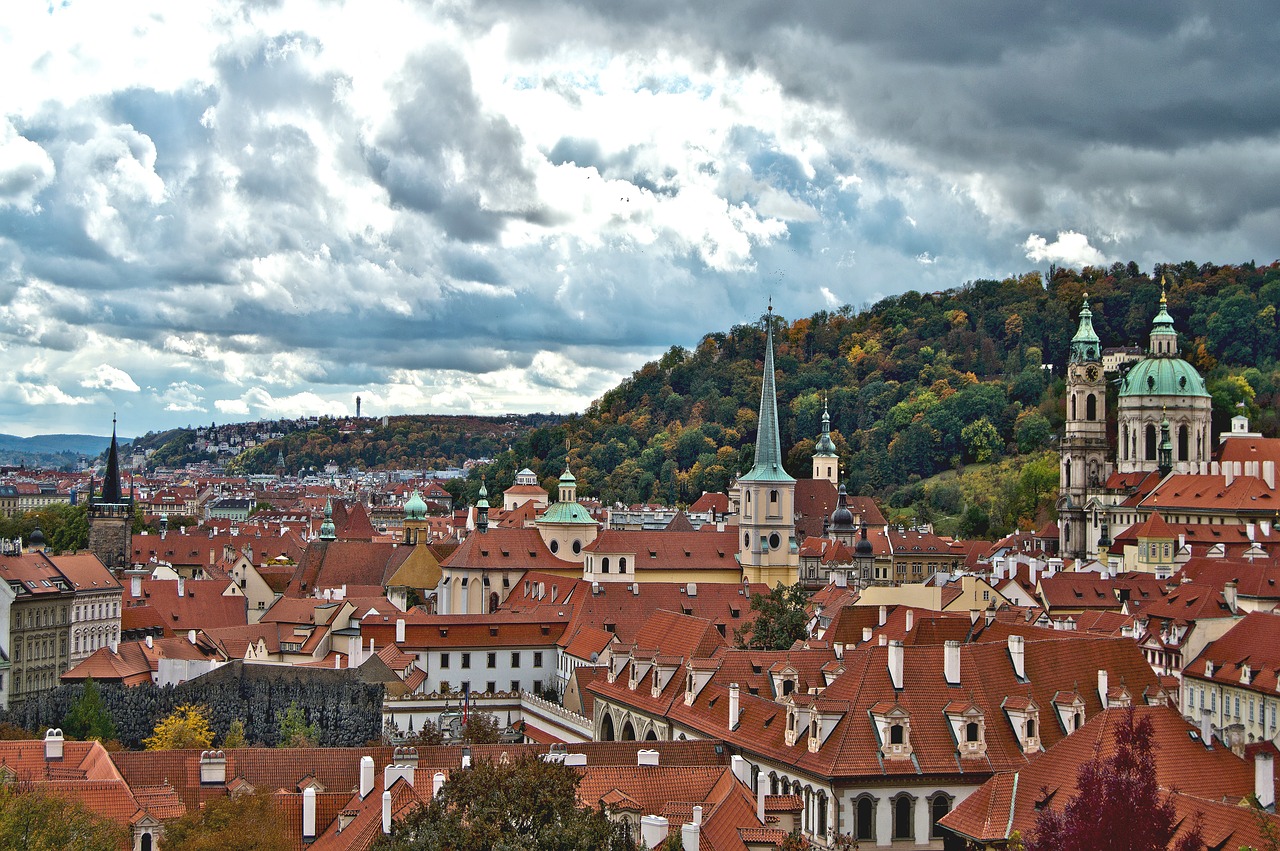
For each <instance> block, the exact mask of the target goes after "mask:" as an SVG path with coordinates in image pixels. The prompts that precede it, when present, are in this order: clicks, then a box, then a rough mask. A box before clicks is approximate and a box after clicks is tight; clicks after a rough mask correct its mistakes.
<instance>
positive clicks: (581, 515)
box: [538, 502, 598, 526]
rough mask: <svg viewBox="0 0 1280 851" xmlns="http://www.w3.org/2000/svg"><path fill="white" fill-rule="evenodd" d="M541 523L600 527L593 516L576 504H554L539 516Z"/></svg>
mask: <svg viewBox="0 0 1280 851" xmlns="http://www.w3.org/2000/svg"><path fill="white" fill-rule="evenodd" d="M538 522H539V523H567V524H573V525H580V526H595V525H598V524H597V523H596V521H595V520H593V519H592V517H591V514H590V513H589V512H588V511H587V510H586V509H585V508H583V507H582V506H581V505H579V504H578V503H576V502H557V503H553V504H552V505H551V506H550V507H548V508H547V510H546V511H544V512H543V513H542V514H540V515H538Z"/></svg>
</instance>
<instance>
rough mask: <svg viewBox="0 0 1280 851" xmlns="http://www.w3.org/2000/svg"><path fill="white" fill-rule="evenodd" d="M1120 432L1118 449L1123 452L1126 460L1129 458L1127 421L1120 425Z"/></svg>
mask: <svg viewBox="0 0 1280 851" xmlns="http://www.w3.org/2000/svg"><path fill="white" fill-rule="evenodd" d="M1120 434H1121V438H1120V451H1121V452H1122V453H1124V458H1125V460H1126V461H1127V460H1129V425H1128V424H1127V423H1126V424H1125V425H1123V426H1121V427H1120Z"/></svg>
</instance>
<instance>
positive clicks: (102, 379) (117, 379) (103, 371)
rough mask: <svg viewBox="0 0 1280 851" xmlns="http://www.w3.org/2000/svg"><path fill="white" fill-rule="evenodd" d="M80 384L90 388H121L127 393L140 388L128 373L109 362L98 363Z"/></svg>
mask: <svg viewBox="0 0 1280 851" xmlns="http://www.w3.org/2000/svg"><path fill="white" fill-rule="evenodd" d="M80 386H81V387H87V388H89V389H90V390H123V391H125V392H127V393H137V392H138V390H139V389H141V388H139V387H138V383H137V382H136V381H134V380H133V378H132V377H131V376H130V375H129V373H127V372H125V371H124V370H123V369H120V368H119V367H115V366H112V365H111V364H109V363H104V364H99V365H98V367H97V368H96V369H94V370H93V372H92V373H91V374H90V375H89V376H88V377H86V378H85V379H84V380H83V381H81V382H80Z"/></svg>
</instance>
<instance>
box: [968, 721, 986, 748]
mask: <svg viewBox="0 0 1280 851" xmlns="http://www.w3.org/2000/svg"><path fill="white" fill-rule="evenodd" d="M964 741H965V744H967V745H976V744H977V743H978V742H980V741H982V731H981V728H980V727H979V726H978V722H977V721H970V722H969V723H968V724H965V725H964Z"/></svg>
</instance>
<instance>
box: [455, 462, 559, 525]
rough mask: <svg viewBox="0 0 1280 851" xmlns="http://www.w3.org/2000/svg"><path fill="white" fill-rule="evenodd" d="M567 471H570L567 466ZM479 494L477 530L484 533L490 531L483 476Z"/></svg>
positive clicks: (487, 501) (487, 498)
mask: <svg viewBox="0 0 1280 851" xmlns="http://www.w3.org/2000/svg"><path fill="white" fill-rule="evenodd" d="M565 472H566V473H567V472H569V470H568V468H567V467H566V468H565ZM478 496H479V499H477V500H476V530H477V531H479V532H480V534H482V535H483V534H484V533H485V532H488V531H489V489H488V488H487V487H485V485H484V477H483V476H482V477H481V478H480V493H479V494H478Z"/></svg>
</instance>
